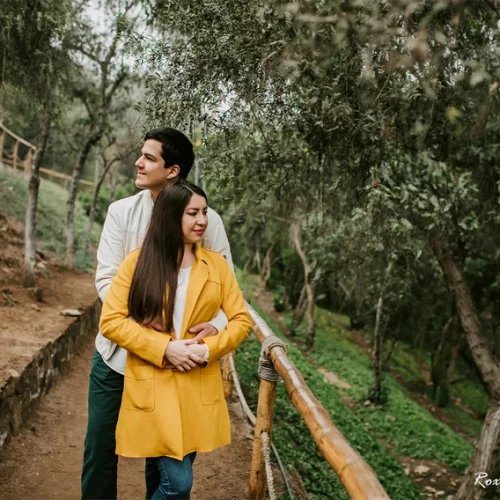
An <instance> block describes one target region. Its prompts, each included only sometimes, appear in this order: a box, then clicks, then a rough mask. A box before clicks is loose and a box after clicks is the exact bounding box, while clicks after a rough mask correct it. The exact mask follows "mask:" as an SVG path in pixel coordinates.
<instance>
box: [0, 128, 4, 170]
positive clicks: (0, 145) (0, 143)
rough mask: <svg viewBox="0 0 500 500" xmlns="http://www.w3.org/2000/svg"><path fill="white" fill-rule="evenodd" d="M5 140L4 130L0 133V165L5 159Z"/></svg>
mask: <svg viewBox="0 0 500 500" xmlns="http://www.w3.org/2000/svg"><path fill="white" fill-rule="evenodd" d="M3 138H4V132H3V130H2V131H0V163H1V162H2V159H3Z"/></svg>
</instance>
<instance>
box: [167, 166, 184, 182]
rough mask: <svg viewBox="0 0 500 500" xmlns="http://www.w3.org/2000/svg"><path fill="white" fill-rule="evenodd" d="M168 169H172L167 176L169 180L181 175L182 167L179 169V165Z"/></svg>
mask: <svg viewBox="0 0 500 500" xmlns="http://www.w3.org/2000/svg"><path fill="white" fill-rule="evenodd" d="M168 168H169V169H170V172H169V173H168V175H167V179H173V178H174V177H177V176H178V175H179V174H180V173H181V167H179V165H172V166H171V167H168Z"/></svg>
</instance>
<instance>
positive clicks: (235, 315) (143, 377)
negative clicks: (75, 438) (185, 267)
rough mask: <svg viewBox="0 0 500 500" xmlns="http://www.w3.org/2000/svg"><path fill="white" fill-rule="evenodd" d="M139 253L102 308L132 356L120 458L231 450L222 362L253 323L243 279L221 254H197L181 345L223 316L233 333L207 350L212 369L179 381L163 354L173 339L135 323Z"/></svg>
mask: <svg viewBox="0 0 500 500" xmlns="http://www.w3.org/2000/svg"><path fill="white" fill-rule="evenodd" d="M139 252H140V250H136V251H134V252H132V253H130V254H129V255H128V256H127V257H126V258H125V260H124V261H123V262H122V264H121V265H120V267H119V269H118V272H117V274H116V276H115V278H114V280H113V283H112V285H111V289H110V290H109V292H108V294H107V296H106V300H105V302H104V305H103V309H102V314H101V322H100V327H101V332H102V334H103V335H104V336H105V337H107V338H108V339H110V340H111V341H113V342H115V343H116V344H118V345H120V346H122V347H124V348H125V349H127V350H128V356H127V365H126V368H125V385H124V391H123V398H122V405H121V409H120V415H119V419H118V425H117V428H116V453H117V454H118V455H122V456H125V457H157V456H169V457H173V458H177V459H182V458H183V457H184V456H185V455H187V454H188V453H191V452H192V451H202V452H207V451H212V450H214V449H215V448H218V447H220V446H224V445H226V444H229V443H230V442H231V432H230V422H229V414H228V410H227V405H226V401H225V399H224V392H223V387H222V377H221V372H220V363H219V361H218V360H219V359H220V358H221V357H222V356H224V355H225V354H227V353H228V352H230V351H231V350H233V349H235V348H236V347H237V346H238V345H239V344H240V343H241V342H243V340H244V339H245V338H246V337H247V335H248V332H249V330H250V318H249V315H248V312H247V308H246V305H245V301H244V299H243V296H242V294H241V290H240V288H239V286H238V283H237V281H236V278H235V277H234V275H233V273H232V271H231V269H230V267H229V265H228V264H227V262H226V261H225V259H224V257H222V256H221V255H220V254H218V253H216V252H213V251H211V250H207V249H205V248H201V247H198V246H197V248H196V262H195V264H194V266H193V269H192V270H191V274H190V278H189V284H188V290H187V295H186V306H185V311H184V320H183V326H182V335H181V338H184V339H187V338H192V337H193V336H194V335H192V334H190V333H189V332H188V331H187V330H188V329H189V328H190V327H191V326H193V325H196V324H198V323H202V322H205V321H210V320H211V319H213V318H214V317H215V315H216V314H217V312H218V311H219V309H222V310H223V311H224V313H225V314H226V316H227V318H228V321H229V323H228V325H227V328H226V329H225V330H223V331H221V332H219V334H218V335H216V336H213V337H207V338H205V339H204V342H205V343H206V345H207V346H208V348H209V350H210V358H209V359H210V361H209V363H208V365H207V366H206V367H205V368H193V369H192V370H191V371H189V372H187V373H174V372H173V371H172V370H170V369H164V368H162V367H163V366H164V365H165V359H164V353H165V350H166V348H167V345H168V343H169V342H170V340H171V339H172V338H173V337H172V336H171V335H169V334H167V333H162V332H157V331H156V330H152V329H149V328H145V327H143V326H141V325H139V324H138V323H136V322H135V321H134V320H132V319H130V318H129V317H128V306H127V303H128V294H129V289H130V284H131V282H132V277H133V275H134V270H135V266H136V263H137V258H138V256H139Z"/></svg>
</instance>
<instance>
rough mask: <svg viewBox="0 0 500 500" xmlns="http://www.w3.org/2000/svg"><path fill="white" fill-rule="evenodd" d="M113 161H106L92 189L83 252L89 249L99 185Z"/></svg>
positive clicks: (101, 183)
mask: <svg viewBox="0 0 500 500" xmlns="http://www.w3.org/2000/svg"><path fill="white" fill-rule="evenodd" d="M113 163H115V160H112V161H110V162H108V164H107V165H106V167H105V168H104V170H103V172H102V174H101V176H100V177H99V179H98V180H97V181H96V185H95V189H94V196H93V197H92V205H91V206H90V213H89V225H88V228H87V236H86V237H85V245H84V248H85V253H86V254H88V253H89V250H90V243H91V241H92V228H93V226H94V219H95V210H96V206H97V200H98V199H99V191H100V190H101V187H102V185H103V183H104V179H105V178H106V175H107V173H108V172H109V169H110V168H111V166H112V165H113Z"/></svg>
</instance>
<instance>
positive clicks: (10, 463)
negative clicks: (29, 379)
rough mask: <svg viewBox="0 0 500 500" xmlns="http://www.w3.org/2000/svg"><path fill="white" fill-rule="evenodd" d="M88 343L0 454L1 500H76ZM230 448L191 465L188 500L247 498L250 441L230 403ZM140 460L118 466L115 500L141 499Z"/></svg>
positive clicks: (90, 344)
mask: <svg viewBox="0 0 500 500" xmlns="http://www.w3.org/2000/svg"><path fill="white" fill-rule="evenodd" d="M92 353H93V338H89V341H88V342H87V345H86V346H85V348H84V349H83V350H82V352H81V353H80V354H79V355H78V356H76V357H75V358H74V360H73V361H72V363H71V368H70V369H69V371H68V372H67V373H66V374H65V375H64V376H63V377H62V378H61V379H60V380H59V381H58V382H57V384H56V385H55V386H54V388H53V389H52V390H51V392H50V393H49V394H47V396H45V398H44V399H43V400H42V403H41V405H40V407H39V409H38V410H37V411H36V412H35V413H34V414H33V415H32V416H31V418H30V419H29V420H28V422H27V423H26V425H25V426H24V428H23V430H22V431H21V433H20V434H19V435H18V436H16V437H15V438H13V440H12V442H11V444H10V446H9V447H8V448H7V449H6V450H5V451H4V452H3V454H1V455H0V498H2V500H19V499H21V498H22V499H23V500H55V499H59V500H63V499H64V500H76V499H78V498H80V468H81V461H82V453H83V438H84V434H85V427H86V419H87V389H88V382H87V381H88V373H89V369H90V359H91V356H92ZM230 409H231V420H232V423H233V445H232V446H227V447H225V448H221V449H219V450H217V451H215V452H213V453H211V454H200V455H199V457H198V459H197V461H196V462H195V487H194V490H193V495H192V498H193V500H198V499H200V500H202V499H203V500H208V499H211V500H212V499H214V500H230V499H231V500H235V499H243V498H246V493H247V491H246V488H247V484H248V474H249V465H250V459H251V445H252V442H251V440H250V439H248V436H250V435H251V429H250V428H249V426H248V425H247V424H246V423H245V422H244V420H243V416H242V414H241V410H240V409H239V405H238V404H235V403H232V404H231V405H230ZM143 470H144V467H143V461H142V460H132V459H128V460H126V459H123V460H121V461H120V465H119V496H118V498H119V499H120V500H137V499H142V498H144V486H143Z"/></svg>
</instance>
